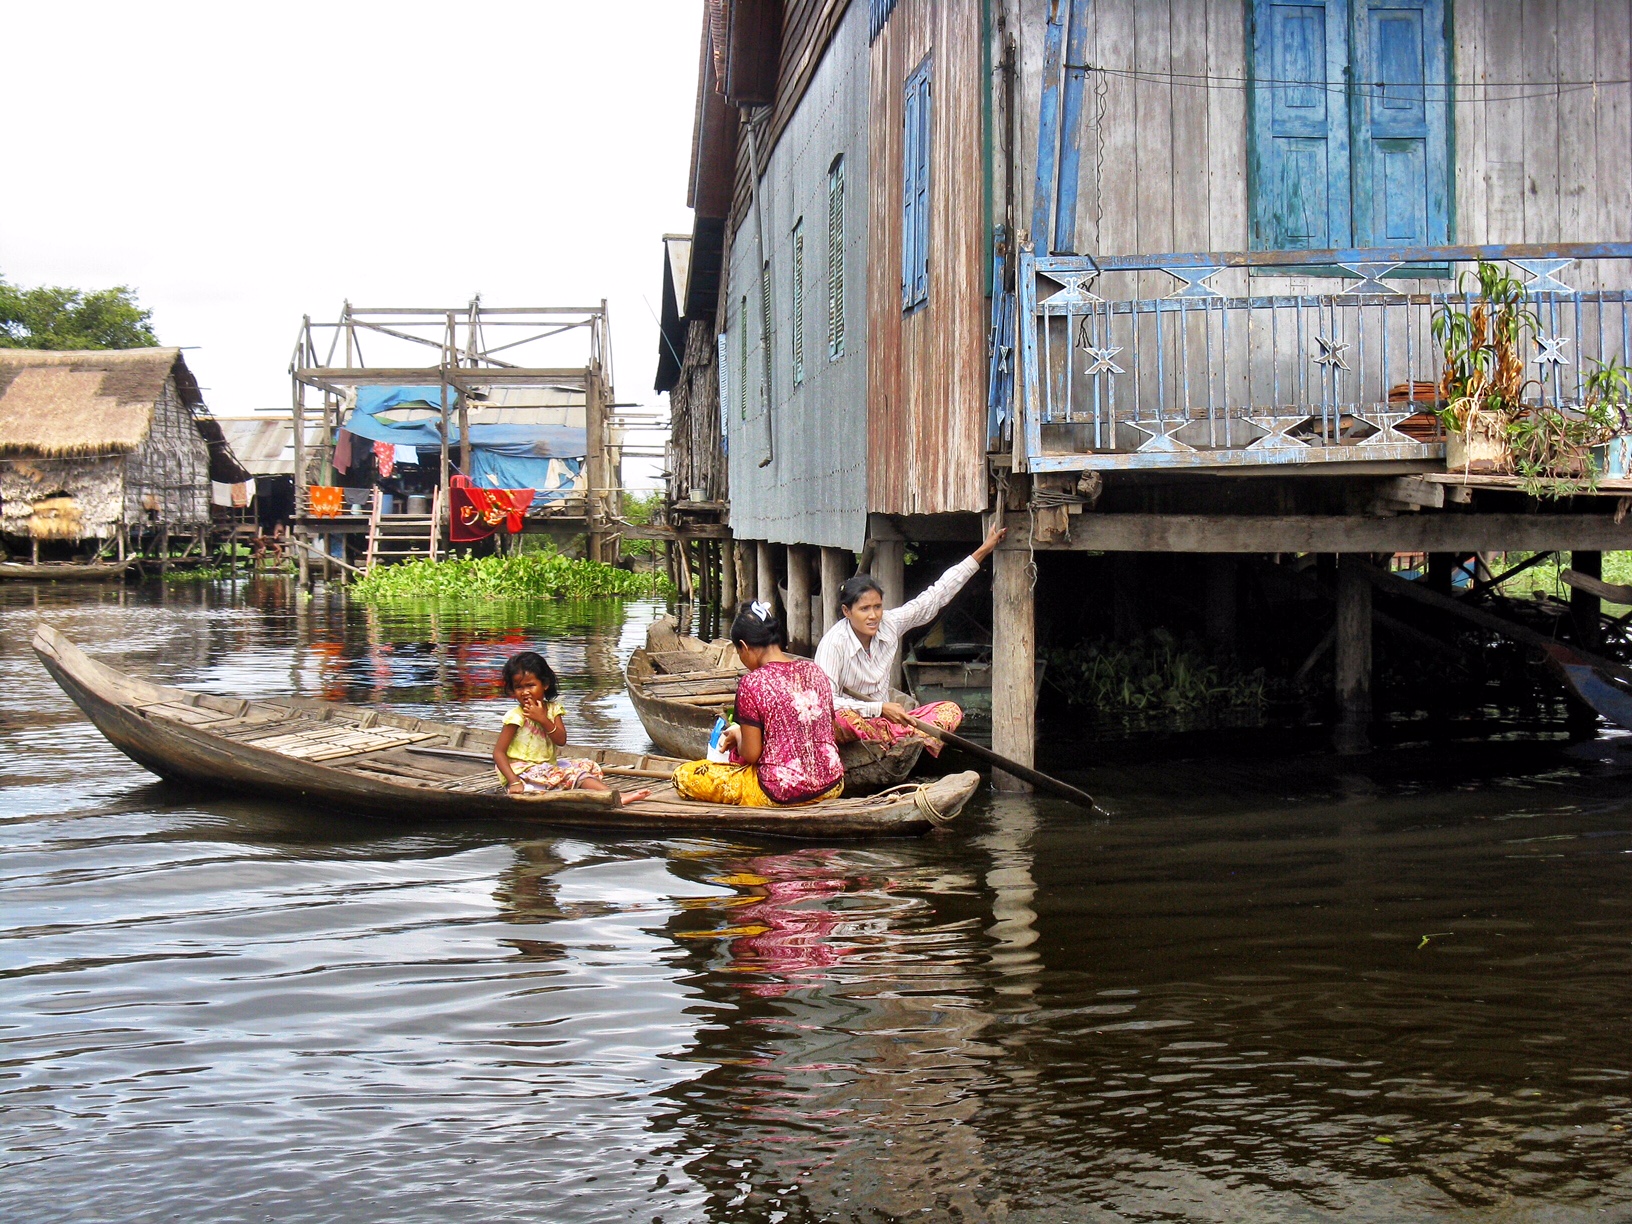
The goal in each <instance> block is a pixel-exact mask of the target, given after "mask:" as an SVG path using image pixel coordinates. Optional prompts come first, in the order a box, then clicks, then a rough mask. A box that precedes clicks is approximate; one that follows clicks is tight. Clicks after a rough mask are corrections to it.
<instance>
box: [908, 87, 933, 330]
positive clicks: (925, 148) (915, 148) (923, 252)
mask: <svg viewBox="0 0 1632 1224" xmlns="http://www.w3.org/2000/svg"><path fill="white" fill-rule="evenodd" d="M929 65H930V61H929V59H928V57H927V56H926V57H925V59H924V62H923V63H921V64H919V65H918V67H916V68H914V69H913V70H912V75H911V76H909V77H908V78H907V87H906V97H905V99H904V102H905V106H904V107H903V111H904V119H903V130H902V133H901V135H902V141H901V160H902V166H901V309H902V310H912V309H914V308H916V307H918V306H922V305H923V304H924V303H925V302H927V301H929V134H930V122H929V118H930V115H929Z"/></svg>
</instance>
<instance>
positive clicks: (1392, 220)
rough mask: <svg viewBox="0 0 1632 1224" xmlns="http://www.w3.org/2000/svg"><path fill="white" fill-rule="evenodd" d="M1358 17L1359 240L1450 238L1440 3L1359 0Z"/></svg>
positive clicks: (1405, 242) (1446, 67)
mask: <svg viewBox="0 0 1632 1224" xmlns="http://www.w3.org/2000/svg"><path fill="white" fill-rule="evenodd" d="M1358 7H1359V11H1358V12H1357V13H1356V14H1355V23H1354V27H1355V28H1354V82H1355V83H1354V135H1353V139H1354V241H1355V245H1356V246H1428V245H1440V244H1443V243H1445V242H1448V241H1449V240H1450V238H1449V236H1450V224H1449V214H1450V208H1449V204H1450V175H1449V166H1448V162H1449V152H1450V150H1449V133H1448V131H1447V127H1448V125H1447V122H1446V111H1447V110H1448V109H1449V103H1448V102H1447V99H1448V97H1449V95H1450V89H1449V81H1450V64H1449V55H1448V51H1447V47H1446V37H1445V5H1444V0H1358Z"/></svg>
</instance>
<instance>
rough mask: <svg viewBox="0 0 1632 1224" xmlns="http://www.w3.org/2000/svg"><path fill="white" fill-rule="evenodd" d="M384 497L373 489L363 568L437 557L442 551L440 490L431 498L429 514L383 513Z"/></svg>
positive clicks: (367, 569)
mask: <svg viewBox="0 0 1632 1224" xmlns="http://www.w3.org/2000/svg"><path fill="white" fill-rule="evenodd" d="M383 502H384V498H383V497H382V495H381V493H380V491H379V490H378V489H375V490H374V505H373V508H372V509H371V510H370V512H369V516H368V554H367V556H366V558H365V559H364V561H363V572H364V573H367V572H368V571H369V570H372V569H373V568H374V567H375V566H376V565H383V564H387V563H389V562H392V561H407V560H410V559H412V558H415V557H428V558H430V559H431V560H432V561H435V560H437V559H438V556H439V554H440V552H441V547H440V545H441V534H442V491H441V490H440V489H438V490H437V491H436V493H435V494H434V495H433V497H432V498H431V512H430V513H429V514H383V513H382V505H383Z"/></svg>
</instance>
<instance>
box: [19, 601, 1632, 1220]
mask: <svg viewBox="0 0 1632 1224" xmlns="http://www.w3.org/2000/svg"><path fill="white" fill-rule="evenodd" d="M659 611H661V609H660V608H658V607H657V606H655V605H652V604H640V603H631V604H619V603H608V604H597V605H578V606H571V605H565V606H561V605H557V606H552V605H534V606H528V607H500V608H488V609H483V610H481V611H479V612H463V613H461V612H457V611H450V610H447V609H442V610H437V609H434V608H428V607H425V606H422V605H408V606H405V607H401V608H397V609H394V610H392V611H389V612H377V611H370V610H368V609H365V608H362V607H358V606H354V605H353V606H348V605H347V604H346V603H344V602H343V601H342V600H340V599H339V598H329V597H325V596H323V595H321V594H320V595H319V596H318V597H317V598H316V599H315V600H312V601H309V602H308V601H303V600H300V599H297V598H296V597H295V596H294V595H293V593H292V591H291V589H290V588H289V586H288V585H287V584H283V583H265V584H259V585H253V586H240V587H238V588H236V589H234V588H232V587H231V586H229V585H227V584H217V585H214V586H208V587H172V588H170V589H163V588H159V587H157V586H144V587H131V588H121V587H117V586H103V587H98V586H83V587H73V586H67V585H64V586H58V587H31V586H28V585H20V584H10V585H7V586H5V587H4V588H0V1042H3V1045H0V1149H3V1152H4V1155H3V1157H0V1160H3V1170H0V1187H3V1197H4V1200H5V1207H4V1214H5V1217H6V1218H7V1219H8V1220H12V1221H44V1220H74V1221H81V1222H83V1221H96V1220H110V1221H113V1220H117V1221H149V1220H152V1221H159V1220H163V1221H173V1220H185V1221H193V1220H198V1221H204V1220H208V1221H212V1222H213V1221H238V1220H243V1221H251V1220H253V1221H261V1220H344V1221H372V1220H382V1221H383V1220H390V1221H394V1222H403V1221H421V1220H423V1221H452V1220H461V1221H469V1220H484V1221H487V1220H509V1219H527V1220H552V1221H555V1220H561V1221H578V1220H620V1221H621V1220H639V1221H652V1220H661V1221H667V1222H671V1224H672V1222H677V1221H692V1220H699V1221H702V1220H706V1221H715V1220H718V1221H735V1220H787V1221H804V1220H813V1221H814V1220H822V1221H830V1220H840V1221H842V1220H856V1221H883V1220H908V1219H911V1220H919V1219H933V1220H943V1219H946V1220H994V1221H999V1220H1015V1221H1056V1220H1079V1219H1080V1220H1107V1221H1109V1220H1118V1221H1120V1220H1163V1221H1167V1220H1203V1221H1213V1220H1247V1219H1251V1220H1298V1221H1303V1220H1322V1219H1337V1218H1342V1219H1344V1220H1379V1221H1382V1220H1388V1221H1394V1220H1404V1219H1412V1220H1421V1219H1445V1220H1464V1219H1473V1218H1478V1219H1496V1220H1548V1221H1559V1220H1576V1219H1581V1220H1586V1219H1594V1220H1598V1219H1606V1218H1611V1219H1626V1218H1632V1135H1629V1129H1632V1040H1629V1038H1632V1024H1629V1015H1628V1012H1629V1005H1632V946H1629V939H1632V798H1629V796H1632V752H1628V751H1623V749H1622V748H1621V747H1620V739H1621V738H1623V737H1617V736H1614V735H1611V734H1608V733H1605V734H1603V735H1601V736H1600V738H1599V739H1597V740H1596V741H1593V742H1591V743H1587V744H1575V745H1570V744H1567V743H1564V742H1562V741H1561V740H1559V739H1557V738H1556V737H1553V736H1552V735H1551V734H1550V733H1547V732H1545V731H1542V730H1538V731H1537V732H1536V733H1535V734H1533V735H1527V734H1525V733H1523V732H1522V731H1520V732H1515V733H1513V734H1511V735H1510V736H1509V737H1508V738H1507V739H1505V740H1503V741H1500V742H1490V741H1484V742H1470V743H1461V744H1458V743H1439V744H1436V745H1433V746H1430V747H1411V746H1404V747H1398V748H1394V749H1390V750H1388V751H1383V752H1378V753H1376V754H1374V755H1372V756H1370V757H1368V758H1365V759H1362V760H1358V761H1354V760H1347V761H1338V760H1335V759H1333V758H1330V757H1327V756H1326V755H1324V754H1322V753H1319V752H1311V751H1308V750H1306V749H1301V748H1299V749H1288V750H1285V751H1281V750H1278V748H1277V746H1276V745H1267V746H1265V747H1264V750H1263V751H1259V752H1255V753H1252V754H1242V753H1239V752H1234V751H1232V752H1230V753H1228V754H1226V753H1223V752H1218V753H1214V754H1211V755H1209V754H1207V753H1206V752H1204V751H1197V750H1196V749H1195V748H1194V747H1193V746H1189V747H1187V752H1188V755H1186V756H1185V757H1184V759H1177V760H1174V759H1163V758H1162V757H1161V754H1159V753H1157V754H1151V753H1146V754H1144V755H1143V756H1142V757H1141V758H1140V759H1139V760H1137V761H1135V760H1133V759H1132V758H1131V757H1130V756H1129V755H1128V754H1126V753H1122V752H1120V751H1118V750H1116V749H1114V748H1097V749H1096V748H1083V747H1082V746H1080V745H1071V744H1068V743H1066V742H1064V740H1063V739H1062V738H1060V735H1059V729H1056V734H1055V737H1054V738H1053V740H1052V741H1051V742H1050V743H1049V745H1048V748H1049V753H1048V756H1049V759H1050V761H1052V762H1053V763H1054V764H1055V765H1056V767H1060V768H1062V769H1064V767H1065V765H1066V764H1077V765H1078V766H1079V768H1077V769H1074V770H1069V771H1068V777H1069V778H1070V780H1071V781H1073V782H1076V783H1078V784H1080V785H1082V786H1084V787H1086V788H1087V789H1088V790H1090V791H1092V792H1094V793H1095V794H1096V795H1097V796H1099V797H1100V799H1101V801H1102V802H1103V803H1105V805H1106V806H1107V807H1108V808H1109V809H1110V810H1111V811H1112V813H1113V817H1112V819H1110V820H1108V821H1095V820H1090V819H1086V818H1085V817H1084V816H1083V814H1082V813H1080V812H1079V811H1077V810H1076V809H1074V808H1072V807H1070V806H1068V805H1065V804H1062V803H1058V802H1055V801H1052V800H1047V799H1026V798H1009V797H994V796H990V795H987V796H984V797H982V798H981V799H979V800H978V801H977V802H976V803H975V805H974V806H973V807H972V808H971V809H970V810H969V811H967V812H966V813H965V814H964V816H962V817H961V818H960V819H959V821H958V822H957V824H956V825H955V826H954V827H953V828H952V829H951V830H949V831H947V832H945V833H941V834H937V835H934V836H931V837H929V838H926V839H923V840H919V841H904V842H877V843H867V844H861V843H834V844H805V843H795V842H776V841H744V840H739V839H732V840H723V839H710V838H686V839H653V838H639V837H622V836H595V835H592V834H582V833H578V834H571V835H555V834H548V833H543V832H540V831H538V830H536V829H532V828H529V827H528V826H526V825H523V824H511V825H503V824H479V825H461V826H447V825H432V824H427V823H423V822H419V823H415V822H405V823H403V824H401V825H393V824H390V823H387V822H379V821H370V820H365V819H357V818H353V817H350V816H348V814H347V813H345V812H343V811H312V810H303V809H300V808H297V807H291V806H288V805H284V804H276V803H269V802H263V801H257V800H255V799H253V798H244V797H230V796H221V795H214V794H207V793H199V792H192V791H186V790H182V789H178V788H175V787H172V786H169V785H165V784H162V783H159V782H158V781H156V780H155V779H154V778H153V777H152V776H151V775H149V774H147V773H145V772H144V771H142V770H141V769H140V768H138V767H137V766H135V765H134V764H132V763H130V762H129V761H126V760H125V759H124V758H123V757H121V756H119V755H118V754H117V753H116V752H114V751H113V750H112V749H111V748H110V747H109V746H108V745H107V744H106V743H105V742H104V741H103V740H102V739H101V738H100V737H99V736H98V735H97V734H96V733H95V732H94V731H93V730H92V729H91V728H90V727H89V725H88V724H87V723H86V722H85V721H84V719H83V718H82V717H81V716H80V715H79V713H78V711H77V710H76V709H74V708H73V707H72V706H71V705H70V704H69V703H68V701H67V700H66V699H65V698H64V697H63V695H62V694H61V693H60V692H59V691H58V690H57V689H56V687H55V686H54V685H53V684H52V682H51V681H50V679H49V678H48V677H47V676H46V674H45V672H44V671H43V669H41V668H40V667H39V665H38V664H37V662H36V661H35V660H34V658H33V656H32V654H31V653H30V651H29V649H28V639H29V635H30V632H31V630H32V627H33V625H34V623H35V621H36V620H37V619H40V618H44V619H47V620H49V621H50V622H51V623H53V624H55V625H57V626H58V627H59V628H61V629H62V630H64V631H65V632H67V633H68V634H69V635H70V636H72V637H74V638H75V639H77V640H78V641H80V642H81V643H83V644H84V645H85V646H86V647H87V648H88V649H89V650H90V651H92V652H93V653H94V654H97V655H99V656H101V657H104V658H107V659H109V660H111V661H115V662H118V663H121V664H122V665H124V666H126V667H128V668H130V669H131V670H134V671H137V672H140V673H143V674H146V675H149V676H152V677H154V678H156V679H160V680H164V681H170V682H175V683H182V684H189V685H194V686H197V687H202V688H205V689H209V690H211V691H215V692H223V693H242V694H272V693H288V692H300V693H306V694H313V695H322V696H329V697H334V698H340V699H345V700H353V701H372V700H380V701H389V702H391V703H393V704H395V705H397V706H399V707H401V708H405V709H408V710H414V711H430V710H435V711H436V712H438V713H439V714H443V715H449V714H451V715H453V716H456V717H470V718H473V719H479V720H492V721H493V722H496V721H497V719H498V718H499V716H500V715H501V713H502V709H503V706H502V703H501V700H500V698H499V697H498V695H497V693H496V692H495V685H496V681H497V672H498V667H499V665H500V664H501V663H502V661H503V659H504V657H505V656H506V655H507V654H508V653H509V652H510V651H512V650H514V649H517V648H519V646H520V645H522V644H523V643H526V644H529V645H532V644H537V643H539V642H541V641H542V642H543V644H544V645H545V647H546V649H547V652H548V653H549V655H550V657H551V658H552V659H553V660H554V662H555V664H556V666H557V668H558V669H559V671H560V673H561V676H562V681H563V686H564V688H565V690H566V702H567V709H568V718H569V721H570V722H571V724H572V729H573V733H574V737H575V738H582V739H585V740H589V741H593V742H597V743H602V744H607V745H618V746H623V747H631V748H638V747H642V746H643V745H644V743H645V741H644V736H643V734H642V732H641V731H640V728H639V724H638V723H637V722H636V721H635V720H634V718H633V717H632V714H631V711H630V708H629V705H628V703H627V701H626V700H625V698H624V697H623V695H622V692H621V686H620V682H619V672H618V669H619V665H620V663H621V662H622V660H623V659H624V658H625V657H626V656H627V653H628V651H629V650H630V649H632V648H633V646H634V645H635V643H636V642H637V641H638V640H639V639H640V637H641V636H642V632H643V631H642V626H643V625H644V624H645V622H646V621H648V620H649V619H650V618H651V617H652V616H654V615H656V614H657V613H658V612H659ZM515 624H522V625H526V626H528V628H527V630H526V632H522V631H518V630H511V629H509V628H507V626H510V625H515Z"/></svg>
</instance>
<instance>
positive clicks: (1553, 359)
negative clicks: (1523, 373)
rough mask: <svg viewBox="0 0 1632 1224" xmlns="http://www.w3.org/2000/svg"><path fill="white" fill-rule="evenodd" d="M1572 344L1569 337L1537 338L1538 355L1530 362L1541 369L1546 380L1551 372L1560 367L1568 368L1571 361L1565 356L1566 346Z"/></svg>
mask: <svg viewBox="0 0 1632 1224" xmlns="http://www.w3.org/2000/svg"><path fill="white" fill-rule="evenodd" d="M1569 342H1570V338H1569V337H1568V336H1537V337H1536V355H1535V356H1534V357H1532V358H1531V359H1530V360H1531V362H1532V363H1533V364H1535V365H1538V366H1540V367H1541V376H1542V377H1543V378H1546V377H1547V375H1548V374H1549V373H1551V370H1550V369H1549V368H1548V367H1553V368H1554V369H1556V368H1557V367H1558V366H1567V365H1569V364H1570V359H1569V358H1568V357H1566V356H1565V355H1564V346H1565V345H1566V344H1568V343H1569Z"/></svg>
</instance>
